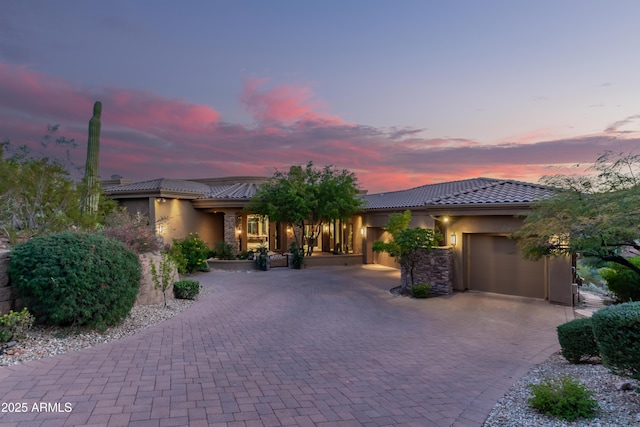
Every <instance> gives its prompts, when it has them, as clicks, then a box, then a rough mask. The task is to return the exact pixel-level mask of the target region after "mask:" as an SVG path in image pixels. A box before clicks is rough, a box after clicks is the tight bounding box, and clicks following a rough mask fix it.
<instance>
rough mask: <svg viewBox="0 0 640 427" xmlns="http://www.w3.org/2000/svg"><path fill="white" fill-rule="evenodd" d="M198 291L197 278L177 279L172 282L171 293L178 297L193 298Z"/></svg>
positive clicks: (198, 283)
mask: <svg viewBox="0 0 640 427" xmlns="http://www.w3.org/2000/svg"><path fill="white" fill-rule="evenodd" d="M199 293H200V282H198V281H197V280H179V281H177V282H176V283H174V284H173V294H174V295H175V297H176V298H179V299H195V298H196V297H197V296H198V294H199Z"/></svg>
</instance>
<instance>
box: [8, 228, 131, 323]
mask: <svg viewBox="0 0 640 427" xmlns="http://www.w3.org/2000/svg"><path fill="white" fill-rule="evenodd" d="M9 275H10V277H11V285H12V287H13V289H14V290H15V291H16V292H17V294H18V296H19V297H20V298H22V300H23V301H24V303H25V305H26V306H27V307H28V308H29V310H30V311H31V312H32V313H33V314H34V315H35V317H36V320H38V321H42V322H44V323H48V324H54V325H60V326H69V325H76V326H83V325H85V326H91V327H93V326H96V327H100V328H102V327H106V326H109V325H114V324H116V323H118V322H119V321H121V320H122V319H124V318H125V317H126V316H127V315H128V314H129V311H130V310H131V308H132V307H133V304H134V302H135V300H136V297H137V294H138V289H139V287H140V261H139V260H138V256H137V255H136V254H135V253H134V252H133V251H130V250H128V249H127V248H126V247H125V246H124V245H123V244H122V243H120V242H117V241H115V240H112V239H109V238H107V237H104V236H102V235H98V234H87V233H74V232H69V231H67V232H64V233H59V234H49V235H46V236H42V237H36V238H33V239H31V240H29V241H27V242H25V243H22V244H20V245H18V246H16V247H15V248H14V249H13V252H12V255H11V263H10V264H9Z"/></svg>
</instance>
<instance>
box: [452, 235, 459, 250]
mask: <svg viewBox="0 0 640 427" xmlns="http://www.w3.org/2000/svg"><path fill="white" fill-rule="evenodd" d="M456 243H458V239H457V237H456V233H451V246H453V247H454V248H455V247H456Z"/></svg>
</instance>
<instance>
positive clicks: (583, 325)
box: [556, 318, 599, 363]
mask: <svg viewBox="0 0 640 427" xmlns="http://www.w3.org/2000/svg"><path fill="white" fill-rule="evenodd" d="M556 329H557V331H558V341H559V342H560V346H561V347H562V355H563V356H564V358H565V359H567V360H568V361H569V362H571V363H580V362H581V361H583V360H584V359H588V358H590V357H593V356H597V355H598V354H599V353H598V345H597V344H596V340H595V338H594V336H593V328H592V327H591V318H586V319H575V320H572V321H570V322H567V323H564V324H562V325H560V326H558V327H557V328H556Z"/></svg>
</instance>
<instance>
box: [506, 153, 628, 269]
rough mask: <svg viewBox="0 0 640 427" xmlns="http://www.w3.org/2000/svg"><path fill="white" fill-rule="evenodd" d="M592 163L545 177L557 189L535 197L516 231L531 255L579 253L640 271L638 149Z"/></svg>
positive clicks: (607, 154)
mask: <svg viewBox="0 0 640 427" xmlns="http://www.w3.org/2000/svg"><path fill="white" fill-rule="evenodd" d="M591 169H592V172H593V173H592V174H591V175H586V176H566V175H555V176H546V177H543V178H542V182H543V183H544V184H546V185H549V186H550V187H553V188H556V189H557V194H556V195H555V196H553V197H551V198H548V199H546V200H542V201H539V202H537V203H536V204H535V205H534V206H533V209H532V211H531V213H530V214H529V215H528V216H527V217H526V218H525V222H524V225H523V226H522V227H521V228H520V229H519V230H518V231H517V232H515V233H514V235H513V237H515V238H516V239H518V245H519V247H520V248H521V250H522V252H523V254H524V255H525V256H526V257H528V258H531V259H539V258H541V257H543V256H547V255H551V256H554V255H568V254H575V253H579V254H580V255H582V256H584V257H593V258H596V259H599V260H602V261H608V262H612V263H616V264H619V265H621V266H623V267H626V268H628V269H629V270H631V271H632V272H634V273H635V274H636V275H638V276H640V266H638V265H636V264H634V263H632V262H630V260H629V258H630V257H631V254H632V253H634V252H635V253H636V254H637V253H638V251H640V181H639V177H638V172H640V155H636V154H632V153H613V152H610V151H607V152H605V153H604V154H602V155H601V156H600V157H599V158H598V159H597V160H596V162H595V164H594V166H593V167H592V168H591Z"/></svg>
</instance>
